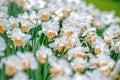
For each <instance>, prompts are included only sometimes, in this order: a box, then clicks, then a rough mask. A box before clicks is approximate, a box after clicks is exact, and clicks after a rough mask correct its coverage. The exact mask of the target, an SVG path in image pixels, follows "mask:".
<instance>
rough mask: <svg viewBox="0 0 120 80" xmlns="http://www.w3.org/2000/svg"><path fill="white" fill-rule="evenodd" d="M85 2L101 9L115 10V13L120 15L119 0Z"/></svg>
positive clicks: (87, 0)
mask: <svg viewBox="0 0 120 80" xmlns="http://www.w3.org/2000/svg"><path fill="white" fill-rule="evenodd" d="M85 1H86V2H87V4H90V3H92V4H94V5H95V7H96V8H98V9H100V10H101V11H111V10H114V11H115V15H116V16H119V17H120V0H85Z"/></svg>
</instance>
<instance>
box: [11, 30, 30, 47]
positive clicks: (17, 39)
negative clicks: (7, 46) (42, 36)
mask: <svg viewBox="0 0 120 80" xmlns="http://www.w3.org/2000/svg"><path fill="white" fill-rule="evenodd" d="M11 38H12V40H13V43H14V45H15V46H24V45H25V44H26V42H27V41H28V40H29V39H30V38H31V35H29V34H24V33H22V31H21V30H20V29H19V28H15V29H13V30H12V35H11Z"/></svg>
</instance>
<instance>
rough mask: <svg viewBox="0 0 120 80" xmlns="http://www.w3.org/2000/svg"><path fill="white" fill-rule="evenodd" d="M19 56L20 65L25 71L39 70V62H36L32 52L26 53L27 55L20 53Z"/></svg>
mask: <svg viewBox="0 0 120 80" xmlns="http://www.w3.org/2000/svg"><path fill="white" fill-rule="evenodd" d="M17 55H18V57H19V58H20V64H21V65H22V67H23V69H24V70H27V69H31V70H35V69H37V67H38V66H37V61H36V59H35V57H34V55H33V53H31V52H25V53H21V52H18V53H17Z"/></svg>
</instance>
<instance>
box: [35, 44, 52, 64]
mask: <svg viewBox="0 0 120 80" xmlns="http://www.w3.org/2000/svg"><path fill="white" fill-rule="evenodd" d="M51 55H52V50H51V49H49V48H47V47H45V46H44V45H42V46H41V47H40V49H39V50H38V51H37V52H36V56H37V58H38V61H39V62H40V63H41V64H45V63H46V60H47V57H48V58H49V57H50V56H51Z"/></svg>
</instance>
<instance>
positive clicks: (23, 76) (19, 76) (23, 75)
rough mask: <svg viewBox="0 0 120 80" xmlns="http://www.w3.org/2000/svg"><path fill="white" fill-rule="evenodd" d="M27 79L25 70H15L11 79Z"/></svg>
mask: <svg viewBox="0 0 120 80" xmlns="http://www.w3.org/2000/svg"><path fill="white" fill-rule="evenodd" d="M21 79H22V80H29V77H28V75H27V74H26V73H25V72H17V73H16V74H15V75H14V76H13V78H12V79H11V80H21Z"/></svg>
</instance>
